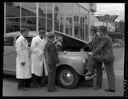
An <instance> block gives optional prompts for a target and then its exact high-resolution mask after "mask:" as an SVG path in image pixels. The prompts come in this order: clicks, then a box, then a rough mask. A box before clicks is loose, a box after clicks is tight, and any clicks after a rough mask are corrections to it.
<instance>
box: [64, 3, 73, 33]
mask: <svg viewBox="0 0 128 99" xmlns="http://www.w3.org/2000/svg"><path fill="white" fill-rule="evenodd" d="M64 6H65V10H64V11H65V32H66V34H69V35H72V14H73V6H72V3H65V5H64Z"/></svg>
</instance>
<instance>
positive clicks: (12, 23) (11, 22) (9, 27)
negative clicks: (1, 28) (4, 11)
mask: <svg viewBox="0 0 128 99" xmlns="http://www.w3.org/2000/svg"><path fill="white" fill-rule="evenodd" d="M15 31H20V18H7V19H6V33H9V32H15Z"/></svg>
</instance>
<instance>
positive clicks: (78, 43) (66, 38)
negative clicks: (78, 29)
mask: <svg viewBox="0 0 128 99" xmlns="http://www.w3.org/2000/svg"><path fill="white" fill-rule="evenodd" d="M55 34H56V35H59V36H62V38H63V43H62V45H63V47H64V48H65V50H66V49H68V50H69V49H70V50H74V51H75V50H76V51H78V50H80V49H81V48H83V47H86V46H87V42H85V41H83V40H80V39H78V38H76V37H72V36H70V35H68V34H62V33H59V32H55Z"/></svg>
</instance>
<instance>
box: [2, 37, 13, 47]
mask: <svg viewBox="0 0 128 99" xmlns="http://www.w3.org/2000/svg"><path fill="white" fill-rule="evenodd" d="M13 41H14V37H5V38H4V46H13Z"/></svg>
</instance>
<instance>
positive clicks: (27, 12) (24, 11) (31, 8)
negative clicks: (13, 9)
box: [21, 3, 36, 16]
mask: <svg viewBox="0 0 128 99" xmlns="http://www.w3.org/2000/svg"><path fill="white" fill-rule="evenodd" d="M21 15H22V16H36V3H21Z"/></svg>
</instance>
